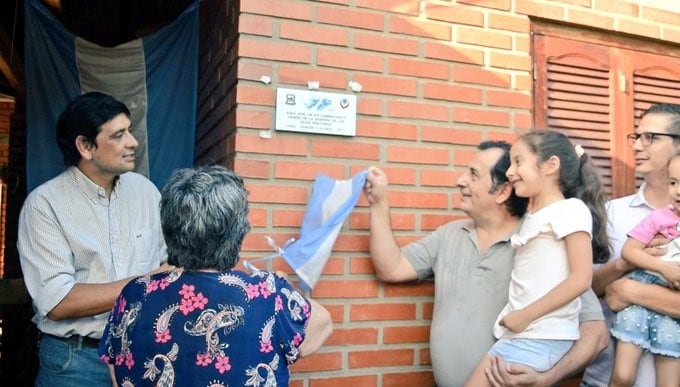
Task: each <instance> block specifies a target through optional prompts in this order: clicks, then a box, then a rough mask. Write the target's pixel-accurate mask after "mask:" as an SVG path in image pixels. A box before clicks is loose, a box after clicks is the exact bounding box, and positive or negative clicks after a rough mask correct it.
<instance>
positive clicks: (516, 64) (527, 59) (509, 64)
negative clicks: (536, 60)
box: [489, 52, 532, 72]
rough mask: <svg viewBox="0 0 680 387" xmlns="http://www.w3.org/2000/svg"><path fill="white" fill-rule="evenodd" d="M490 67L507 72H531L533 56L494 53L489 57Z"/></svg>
mask: <svg viewBox="0 0 680 387" xmlns="http://www.w3.org/2000/svg"><path fill="white" fill-rule="evenodd" d="M489 65H490V66H491V67H496V68H501V69H506V70H523V71H526V72H530V71H531V66H532V64H531V56H529V53H528V52H527V53H522V54H513V53H506V52H492V53H491V54H490V55H489Z"/></svg>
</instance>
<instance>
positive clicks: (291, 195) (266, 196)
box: [247, 184, 308, 204]
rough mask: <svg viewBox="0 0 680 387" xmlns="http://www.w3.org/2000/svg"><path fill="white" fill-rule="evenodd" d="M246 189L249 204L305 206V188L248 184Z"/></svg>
mask: <svg viewBox="0 0 680 387" xmlns="http://www.w3.org/2000/svg"><path fill="white" fill-rule="evenodd" d="M247 188H248V192H249V195H248V201H250V202H251V203H277V204H285V203H288V204H307V192H308V190H307V188H303V187H292V186H281V185H259V184H258V185H254V184H249V185H248V186H247Z"/></svg>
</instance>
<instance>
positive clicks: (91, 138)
mask: <svg viewBox="0 0 680 387" xmlns="http://www.w3.org/2000/svg"><path fill="white" fill-rule="evenodd" d="M119 114H125V115H126V116H128V117H130V110H128V108H127V106H125V104H124V103H122V102H120V101H118V100H117V99H115V98H113V97H112V96H110V95H108V94H104V93H100V92H98V91H92V92H89V93H85V94H83V95H80V96H78V97H76V98H74V99H73V100H72V101H71V102H69V104H68V105H67V106H66V108H65V109H64V111H63V112H62V113H61V114H60V115H59V120H58V121H57V143H58V144H59V149H60V150H61V154H62V155H63V156H64V164H66V165H67V166H70V165H77V164H78V162H79V161H80V152H78V149H77V148H76V138H77V137H78V136H83V137H85V138H86V139H87V141H88V142H89V143H90V144H92V145H94V146H95V147H96V146H97V143H96V141H95V139H96V137H97V134H99V132H100V131H101V126H102V125H103V124H105V123H107V122H109V121H111V120H112V119H113V118H115V117H116V116H118V115H119Z"/></svg>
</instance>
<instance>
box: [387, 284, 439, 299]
mask: <svg viewBox="0 0 680 387" xmlns="http://www.w3.org/2000/svg"><path fill="white" fill-rule="evenodd" d="M383 293H384V296H385V297H417V296H426V297H432V296H433V295H434V283H433V282H432V281H423V282H405V283H394V284H390V283H386V284H384V290H383Z"/></svg>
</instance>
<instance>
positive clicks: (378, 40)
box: [354, 31, 420, 56]
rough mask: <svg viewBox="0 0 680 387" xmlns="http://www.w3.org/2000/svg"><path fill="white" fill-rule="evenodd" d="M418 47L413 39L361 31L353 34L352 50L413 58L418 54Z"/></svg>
mask: <svg viewBox="0 0 680 387" xmlns="http://www.w3.org/2000/svg"><path fill="white" fill-rule="evenodd" d="M419 47H420V45H419V43H418V41H417V40H415V39H408V38H400V37H394V36H388V35H383V34H376V33H368V32H361V31H357V32H355V33H354V48H357V49H363V50H371V51H381V52H386V53H392V54H403V55H411V56H415V55H417V54H418V50H419Z"/></svg>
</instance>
